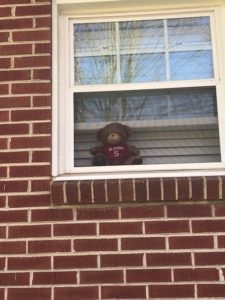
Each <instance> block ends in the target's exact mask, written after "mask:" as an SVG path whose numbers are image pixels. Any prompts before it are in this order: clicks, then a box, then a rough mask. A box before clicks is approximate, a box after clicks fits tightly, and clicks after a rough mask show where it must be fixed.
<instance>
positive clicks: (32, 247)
mask: <svg viewBox="0 0 225 300" xmlns="http://www.w3.org/2000/svg"><path fill="white" fill-rule="evenodd" d="M70 251H71V241H70V240H44V241H30V242H29V243H28V252H29V253H53V252H70Z"/></svg>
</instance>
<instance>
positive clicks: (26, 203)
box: [8, 194, 50, 207]
mask: <svg viewBox="0 0 225 300" xmlns="http://www.w3.org/2000/svg"><path fill="white" fill-rule="evenodd" d="M8 201H9V207H32V206H33V207H37V206H38V207H40V206H49V205H50V195H48V194H46V195H16V196H9V200H8Z"/></svg>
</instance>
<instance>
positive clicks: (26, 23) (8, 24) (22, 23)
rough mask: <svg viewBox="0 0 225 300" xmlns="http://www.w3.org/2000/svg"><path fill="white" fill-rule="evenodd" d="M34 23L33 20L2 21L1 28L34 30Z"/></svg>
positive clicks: (0, 21)
mask: <svg viewBox="0 0 225 300" xmlns="http://www.w3.org/2000/svg"><path fill="white" fill-rule="evenodd" d="M32 26H33V21H32V19H31V18H21V19H9V18H7V19H3V20H0V28H1V30H4V29H27V28H32Z"/></svg>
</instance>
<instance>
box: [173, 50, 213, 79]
mask: <svg viewBox="0 0 225 300" xmlns="http://www.w3.org/2000/svg"><path fill="white" fill-rule="evenodd" d="M169 57H170V69H171V80H185V79H207V78H212V77H213V62H212V52H211V51H186V52H171V53H170V56H169Z"/></svg>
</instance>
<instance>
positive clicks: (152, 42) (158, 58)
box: [119, 20, 166, 83]
mask: <svg viewBox="0 0 225 300" xmlns="http://www.w3.org/2000/svg"><path fill="white" fill-rule="evenodd" d="M119 26H120V27H119V28H120V33H119V34H120V55H121V81H122V82H125V83H128V82H148V81H160V80H165V74H166V70H165V55H164V49H165V45H164V28H163V21H162V20H156V21H134V22H121V23H120V24H119Z"/></svg>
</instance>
